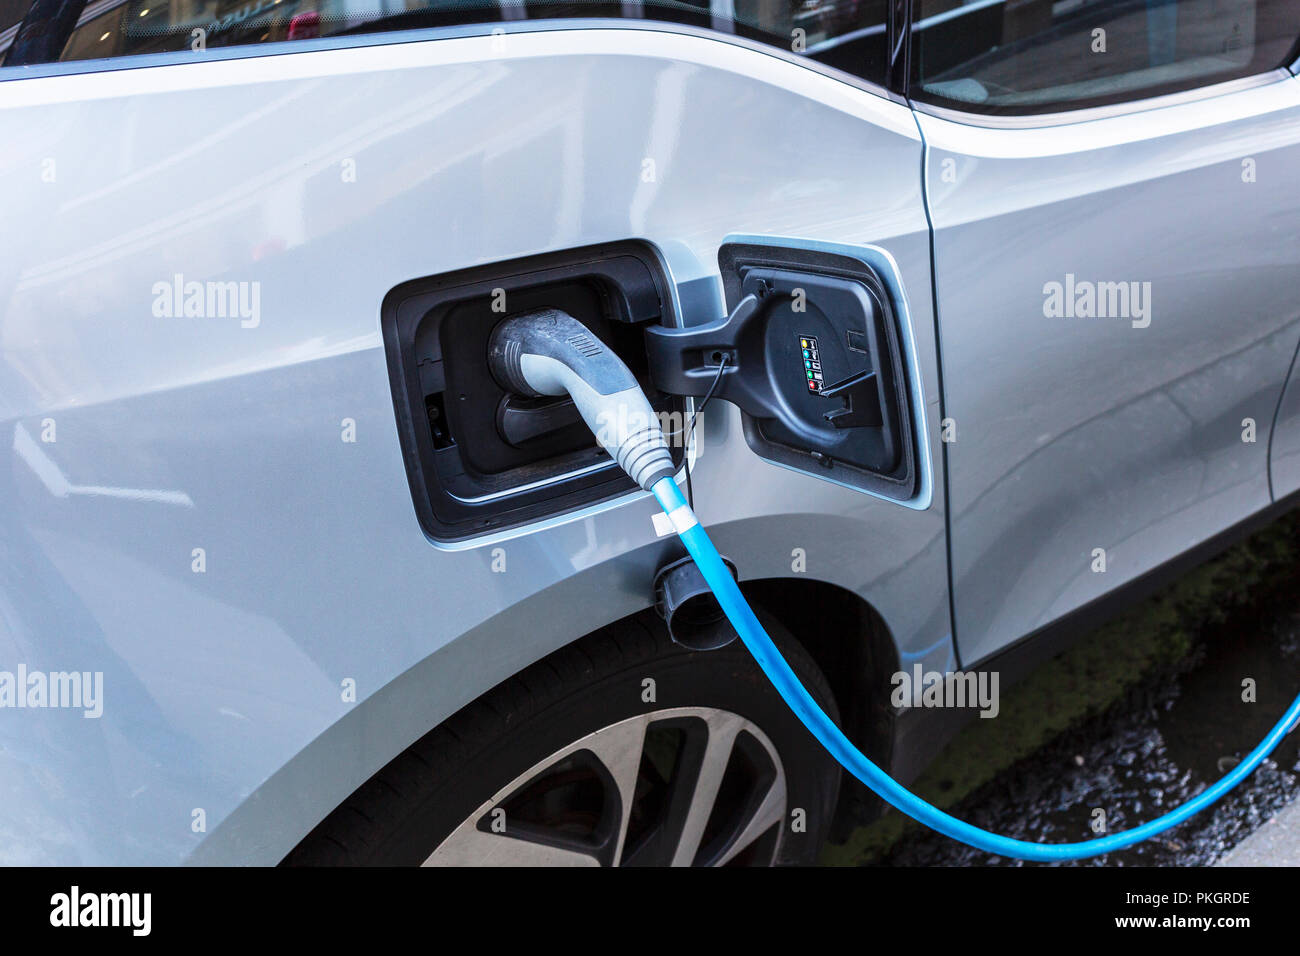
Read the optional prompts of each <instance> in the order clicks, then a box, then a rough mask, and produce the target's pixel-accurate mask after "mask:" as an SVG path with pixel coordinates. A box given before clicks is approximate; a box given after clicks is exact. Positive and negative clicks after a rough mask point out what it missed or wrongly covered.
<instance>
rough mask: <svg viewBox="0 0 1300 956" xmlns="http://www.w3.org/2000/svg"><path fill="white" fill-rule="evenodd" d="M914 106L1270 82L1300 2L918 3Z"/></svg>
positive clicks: (1088, 98)
mask: <svg viewBox="0 0 1300 956" xmlns="http://www.w3.org/2000/svg"><path fill="white" fill-rule="evenodd" d="M913 18H914V19H913V23H912V51H911V57H912V62H911V72H912V75H911V82H910V86H909V89H910V92H911V95H912V96H913V97H914V98H915V99H918V100H922V101H924V102H929V103H935V104H937V105H940V106H948V107H952V108H955V109H961V110H967V111H975V112H983V113H1009V114H1018V113H1048V112H1054V111H1057V110H1069V109H1079V108H1082V107H1087V106H1097V105H1101V104H1105V103H1116V102H1122V101H1124V100H1133V99H1142V98H1145V97H1149V96H1158V95H1160V94H1163V93H1173V92H1177V91H1178V90H1185V89H1189V88H1191V87H1196V86H1208V85H1210V84H1213V83H1222V82H1224V81H1225V80H1231V79H1236V78H1237V77H1242V76H1249V75H1251V74H1255V73H1264V72H1267V71H1268V70H1271V69H1274V68H1276V67H1279V66H1283V65H1286V64H1288V63H1289V62H1290V61H1291V60H1292V59H1293V58H1294V55H1295V54H1294V50H1295V46H1296V39H1297V37H1300V0H970V2H962V0H914V2H913Z"/></svg>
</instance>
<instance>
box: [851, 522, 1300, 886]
mask: <svg viewBox="0 0 1300 956" xmlns="http://www.w3.org/2000/svg"><path fill="white" fill-rule="evenodd" d="M1298 582H1300V520H1297V518H1296V517H1295V516H1291V517H1288V518H1287V519H1284V521H1283V522H1280V523H1279V524H1278V525H1275V526H1273V527H1271V528H1269V529H1266V530H1265V531H1264V532H1262V533H1261V534H1260V535H1257V536H1256V537H1255V538H1253V539H1251V540H1250V541H1248V542H1246V543H1244V544H1243V545H1239V546H1238V548H1237V549H1234V551H1233V552H1230V553H1229V554H1228V555H1226V556H1225V557H1224V558H1222V559H1220V560H1218V561H1217V562H1215V563H1214V564H1213V565H1210V566H1207V567H1206V568H1204V569H1201V570H1200V571H1198V572H1195V573H1194V574H1193V575H1190V576H1189V577H1188V578H1187V579H1185V580H1184V581H1182V582H1179V583H1178V584H1177V585H1175V586H1173V587H1172V588H1170V589H1168V590H1167V591H1166V592H1164V593H1163V594H1161V595H1159V596H1157V597H1156V598H1154V599H1153V600H1152V601H1151V602H1148V604H1147V605H1143V606H1141V607H1139V608H1137V609H1135V610H1134V611H1132V612H1131V613H1129V614H1128V615H1126V616H1125V617H1124V618H1123V619H1121V620H1119V621H1117V622H1114V623H1113V624H1112V625H1109V626H1108V627H1107V628H1106V629H1104V631H1103V632H1099V633H1098V634H1097V635H1095V636H1094V637H1093V638H1091V639H1087V638H1086V639H1084V641H1083V642H1081V644H1082V647H1080V648H1078V649H1076V650H1074V651H1072V652H1069V654H1067V655H1063V658H1062V659H1058V660H1057V661H1055V662H1053V664H1051V665H1048V666H1047V667H1045V668H1044V669H1043V670H1044V673H1043V674H1041V675H1037V676H1036V677H1035V678H1031V679H1030V680H1028V681H1026V684H1028V685H1030V686H1029V687H1028V688H1019V689H1017V691H1014V692H1012V693H1018V694H1019V695H1020V699H1019V700H1018V701H1013V700H1012V699H1011V698H1012V694H1006V695H1004V697H1005V698H1007V699H1008V700H1009V701H1011V702H1012V703H1013V706H1011V707H1009V708H1007V710H1008V711H1009V716H1010V719H1011V721H1012V722H1013V724H1014V723H1019V724H1022V725H1023V727H1021V728H1016V727H1015V726H1014V725H1013V726H1012V727H1010V728H1007V727H1004V728H1001V729H1000V731H993V730H990V729H985V728H981V727H978V726H975V727H972V728H971V731H970V733H966V734H963V735H962V736H961V737H959V738H957V740H955V741H954V743H953V744H952V745H951V746H950V747H949V748H948V750H947V751H945V753H944V755H942V756H941V757H940V759H939V761H937V762H936V766H935V767H934V768H931V771H930V772H928V773H927V774H926V775H925V777H924V778H923V779H922V780H921V781H918V784H917V786H916V789H917V791H918V792H919V793H921V794H922V795H923V796H926V797H927V799H931V800H932V801H934V802H937V803H939V804H940V805H942V806H943V807H944V809H946V810H948V811H949V812H950V813H953V814H954V815H955V816H957V817H958V818H960V819H963V820H967V821H969V822H971V823H973V824H975V825H976V826H979V827H982V828H985V829H988V830H992V831H994V832H997V833H1004V834H1007V835H1009V836H1013V837H1018V838H1021V839H1027V840H1033V841H1048V842H1069V841H1077V840H1086V839H1089V838H1091V837H1094V836H1097V835H1099V834H1098V833H1097V832H1096V831H1095V830H1094V828H1093V823H1094V821H1095V820H1096V819H1097V817H1096V811H1097V810H1098V809H1100V810H1102V811H1104V813H1105V827H1106V830H1105V832H1111V833H1114V832H1118V831H1120V830H1127V829H1129V828H1131V827H1133V826H1136V825H1138V824H1140V823H1143V822H1145V821H1147V820H1150V819H1153V818H1155V817H1157V816H1160V815H1161V814H1163V813H1166V812H1168V811H1169V810H1171V809H1173V808H1175V807H1177V806H1178V805H1180V804H1182V803H1183V802H1185V801H1186V800H1188V799H1189V798H1191V797H1193V796H1195V795H1196V794H1197V793H1199V792H1201V791H1202V790H1204V789H1205V788H1206V787H1207V786H1209V785H1210V784H1212V783H1213V782H1214V781H1215V780H1217V779H1218V778H1219V777H1221V776H1222V775H1223V774H1224V773H1225V772H1227V771H1228V770H1230V769H1231V768H1232V767H1233V766H1235V764H1236V762H1237V761H1238V760H1240V758H1241V757H1242V756H1244V755H1245V754H1246V753H1248V752H1249V751H1250V750H1251V749H1253V748H1254V746H1255V745H1256V744H1257V743H1258V742H1259V741H1260V739H1261V738H1262V737H1263V736H1264V735H1265V734H1266V733H1267V732H1268V730H1269V729H1270V728H1271V727H1272V726H1273V724H1274V723H1275V722H1276V721H1277V719H1278V718H1279V717H1280V716H1281V714H1282V712H1283V711H1284V710H1285V709H1286V707H1287V706H1288V705H1289V704H1290V702H1291V701H1292V700H1293V699H1294V697H1295V696H1296V694H1297V693H1300V586H1298ZM1089 643H1091V644H1092V645H1094V648H1093V650H1094V652H1095V651H1097V650H1100V654H1098V653H1093V654H1092V656H1091V657H1089V656H1088V655H1089V648H1088V645H1089ZM1121 648H1122V649H1123V650H1124V651H1126V652H1129V653H1130V654H1135V655H1136V656H1133V657H1130V658H1127V659H1126V658H1123V657H1121V656H1120V654H1119V653H1118V652H1119V650H1120V649H1121ZM1144 648H1149V650H1148V651H1144V650H1143V649H1144ZM1071 655H1073V659H1072V658H1071ZM1108 659H1109V660H1111V661H1112V662H1113V666H1108V665H1107V663H1106V661H1107V660H1108ZM1053 668H1055V671H1056V673H1053ZM1117 668H1125V669H1126V670H1127V671H1129V672H1131V677H1132V679H1131V680H1129V681H1127V682H1120V683H1118V684H1116V683H1115V679H1116V678H1115V674H1114V673H1113V671H1114V670H1116V669H1117ZM1133 672H1135V673H1133ZM1063 675H1068V676H1063ZM1250 682H1253V690H1254V701H1253V702H1251V701H1248V700H1244V699H1243V696H1247V697H1248V696H1250V695H1249V694H1248V693H1247V689H1248V687H1249V686H1250ZM1035 683H1037V685H1039V686H1037V687H1035V686H1034V685H1035ZM1107 695H1109V699H1107ZM1072 704H1074V705H1075V706H1074V707H1073V710H1071V705H1072ZM1061 708H1065V709H1066V710H1067V712H1070V713H1071V714H1072V716H1071V717H1070V718H1069V719H1068V720H1065V721H1064V727H1063V728H1061V727H1059V725H1060V724H1061V723H1062V720H1061V717H1060V713H1059V711H1060V709H1061ZM1053 717H1055V718H1056V723H1057V725H1058V729H1055V730H1052V731H1050V732H1048V733H1046V734H1044V735H1043V736H1042V739H1039V740H1036V741H1035V740H1033V739H1032V737H1027V736H1026V735H1027V734H1029V733H1031V731H1032V729H1033V728H1036V727H1039V726H1050V725H1051V724H1052V723H1053V720H1052V718H1053ZM1000 722H1001V721H1000V720H999V721H986V722H983V723H987V724H991V723H1000ZM979 723H981V722H976V724H979ZM990 741H994V742H992V743H991V742H990ZM1026 741H1028V742H1026ZM1017 746H1018V747H1019V752H1017V750H1016V747H1017ZM973 757H974V758H978V759H973ZM999 760H1000V761H1001V766H997V765H996V764H997V762H998V761H999ZM990 763H992V764H994V765H995V766H994V769H993V770H992V771H991V772H989V773H988V774H986V775H985V777H986V778H987V779H980V777H979V776H978V775H972V772H971V770H970V767H971V766H972V765H976V766H983V765H986V764H990ZM936 797H937V799H936ZM1298 798H1300V730H1297V731H1296V732H1293V733H1292V734H1291V735H1290V736H1289V737H1287V738H1285V739H1284V740H1283V741H1282V743H1281V745H1280V746H1279V747H1278V749H1277V750H1276V751H1275V752H1274V753H1273V755H1272V758H1271V759H1270V760H1269V761H1267V762H1266V763H1265V764H1264V765H1263V766H1262V767H1261V768H1260V769H1259V770H1257V771H1256V772H1255V773H1254V774H1253V775H1252V776H1251V777H1250V778H1248V779H1247V780H1246V781H1245V782H1243V783H1242V784H1241V785H1240V786H1239V787H1238V788H1236V789H1235V790H1234V791H1232V792H1231V793H1230V794H1228V796H1226V797H1225V798H1224V799H1223V800H1221V801H1220V802H1219V804H1217V805H1216V806H1215V807H1213V808H1211V809H1209V810H1206V811H1204V812H1203V813H1201V814H1200V815H1198V816H1197V817H1194V818H1192V819H1191V820H1189V821H1187V822H1186V823H1184V824H1182V825H1180V826H1179V827H1177V828H1175V829H1174V830H1171V831H1168V832H1167V833H1166V834H1164V835H1163V836H1162V837H1158V838H1156V839H1154V840H1151V841H1148V842H1146V843H1144V844H1140V845H1138V846H1135V847H1132V848H1129V849H1127V850H1123V851H1120V852H1117V853H1112V854H1108V855H1106V856H1102V857H1097V858H1093V859H1090V860H1082V861H1077V862H1075V863H1066V864H1063V865H1078V866H1106V865H1110V866H1115V865H1129V866H1133V865H1139V866H1194V865H1206V864H1210V863H1214V862H1215V861H1216V860H1218V859H1220V858H1221V857H1223V856H1224V855H1225V854H1226V853H1227V852H1228V851H1230V850H1231V849H1232V848H1233V847H1235V846H1236V845H1237V844H1239V843H1240V842H1241V841H1242V840H1244V839H1245V838H1246V837H1247V836H1249V835H1250V834H1251V833H1252V832H1253V831H1256V830H1258V829H1259V828H1260V827H1262V826H1265V825H1266V824H1268V823H1269V821H1270V820H1273V819H1275V818H1276V816H1277V814H1278V813H1279V811H1281V810H1282V809H1283V808H1285V807H1286V806H1287V805H1288V804H1289V803H1291V802H1293V801H1297V799H1298ZM1290 816H1291V815H1290V814H1288V817H1290ZM1286 832H1288V831H1287V828H1286V827H1279V828H1277V830H1275V831H1270V834H1278V835H1280V836H1278V837H1276V838H1275V840H1274V842H1275V843H1276V842H1277V841H1278V840H1284V839H1285V836H1284V834H1285V833H1286ZM1255 842H1256V843H1259V842H1260V841H1259V840H1258V839H1257V840H1256V841H1255ZM1295 854H1296V855H1295V856H1291V857H1290V859H1289V860H1288V859H1287V858H1288V855H1289V848H1288V847H1286V846H1284V847H1282V850H1281V852H1278V851H1277V848H1276V847H1275V848H1274V851H1273V852H1272V856H1271V859H1272V860H1274V861H1278V862H1290V863H1293V864H1295V863H1300V846H1297V847H1296V848H1295ZM830 857H831V858H830V859H828V860H827V862H838V863H841V864H844V863H849V864H857V865H864V864H865V865H881V864H884V865H903V866H963V865H1015V866H1018V865H1025V864H1022V863H1021V862H1020V861H1016V860H1009V859H1005V858H1000V857H995V856H992V855H990V854H988V853H984V852H982V851H979V850H975V849H972V848H970V847H967V846H964V845H962V844H959V843H956V842H954V841H952V840H949V839H947V838H946V837H942V836H939V835H937V834H933V833H930V832H929V831H926V830H923V829H922V828H920V827H918V826H916V825H914V824H910V823H908V822H906V821H904V820H902V819H901V817H900V816H899V815H898V814H896V813H894V812H893V811H890V812H889V813H888V814H886V816H885V817H883V818H882V819H881V820H879V821H877V822H875V823H873V824H871V825H870V826H867V827H863V828H860V829H859V830H858V831H857V832H856V833H855V835H854V839H853V840H851V841H850V844H849V845H848V846H847V847H843V848H840V849H839V850H838V851H832V852H831V854H830Z"/></svg>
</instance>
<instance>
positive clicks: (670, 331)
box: [646, 243, 917, 500]
mask: <svg viewBox="0 0 1300 956" xmlns="http://www.w3.org/2000/svg"><path fill="white" fill-rule="evenodd" d="M718 262H719V268H720V270H721V273H722V279H723V287H724V290H725V292H726V300H727V307H728V309H729V310H730V314H729V315H728V316H727V317H726V318H723V319H719V320H718V321H716V322H712V323H710V324H707V325H703V326H698V325H697V326H694V327H690V328H685V329H678V328H664V327H658V328H654V329H652V330H650V332H649V333H648V335H647V343H646V347H647V351H648V354H649V357H650V369H651V377H652V379H653V380H654V382H655V384H656V385H657V387H658V388H660V389H662V390H663V391H666V392H671V393H674V394H680V395H691V396H700V395H703V394H705V393H706V392H707V391H708V389H709V387H710V386H711V385H712V384H713V382H714V380H715V378H717V376H718V366H719V364H720V363H721V360H722V357H723V356H725V357H726V366H725V368H724V369H723V371H722V376H721V381H720V382H719V384H718V388H717V391H716V394H717V395H718V396H719V397H720V398H722V399H724V400H726V401H730V402H732V403H734V404H735V405H737V406H738V407H739V408H740V410H741V412H742V413H743V415H744V423H745V437H746V441H747V442H748V443H749V445H750V447H751V448H752V449H753V450H754V451H755V453H756V454H758V455H760V456H761V457H763V458H765V459H767V460H769V461H773V462H777V463H779V464H782V465H786V466H788V467H791V468H796V469H799V470H801V471H805V472H808V473H809V474H812V475H816V476H818V477H825V478H831V479H833V480H836V481H839V482H840V483H842V484H847V485H850V486H853V487H857V488H861V489H863V490H867V491H872V492H874V493H877V494H882V495H884V496H886V497H890V498H895V499H899V500H906V499H909V498H911V497H912V496H913V495H914V494H915V493H916V488H917V469H916V455H915V445H914V436H913V434H912V431H913V429H912V426H911V421H912V418H911V415H910V414H909V401H908V389H907V380H906V379H907V374H906V366H905V364H904V362H903V360H902V353H901V349H900V344H899V330H898V325H897V323H898V319H897V316H896V312H895V309H894V307H893V303H892V302H891V301H890V297H889V294H888V290H887V288H886V286H885V284H884V283H883V282H882V281H881V280H880V277H879V276H878V275H877V274H876V273H875V271H874V270H873V269H872V268H871V266H869V265H868V264H866V263H864V262H862V261H860V260H858V259H855V258H852V257H850V256H845V255H837V254H832V253H826V252H821V251H813V250H807V249H800V248H794V247H785V246H775V245H773V246H766V245H760V244H752V243H746V244H741V243H727V244H724V245H723V246H722V248H721V249H720V250H719V253H718Z"/></svg>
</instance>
